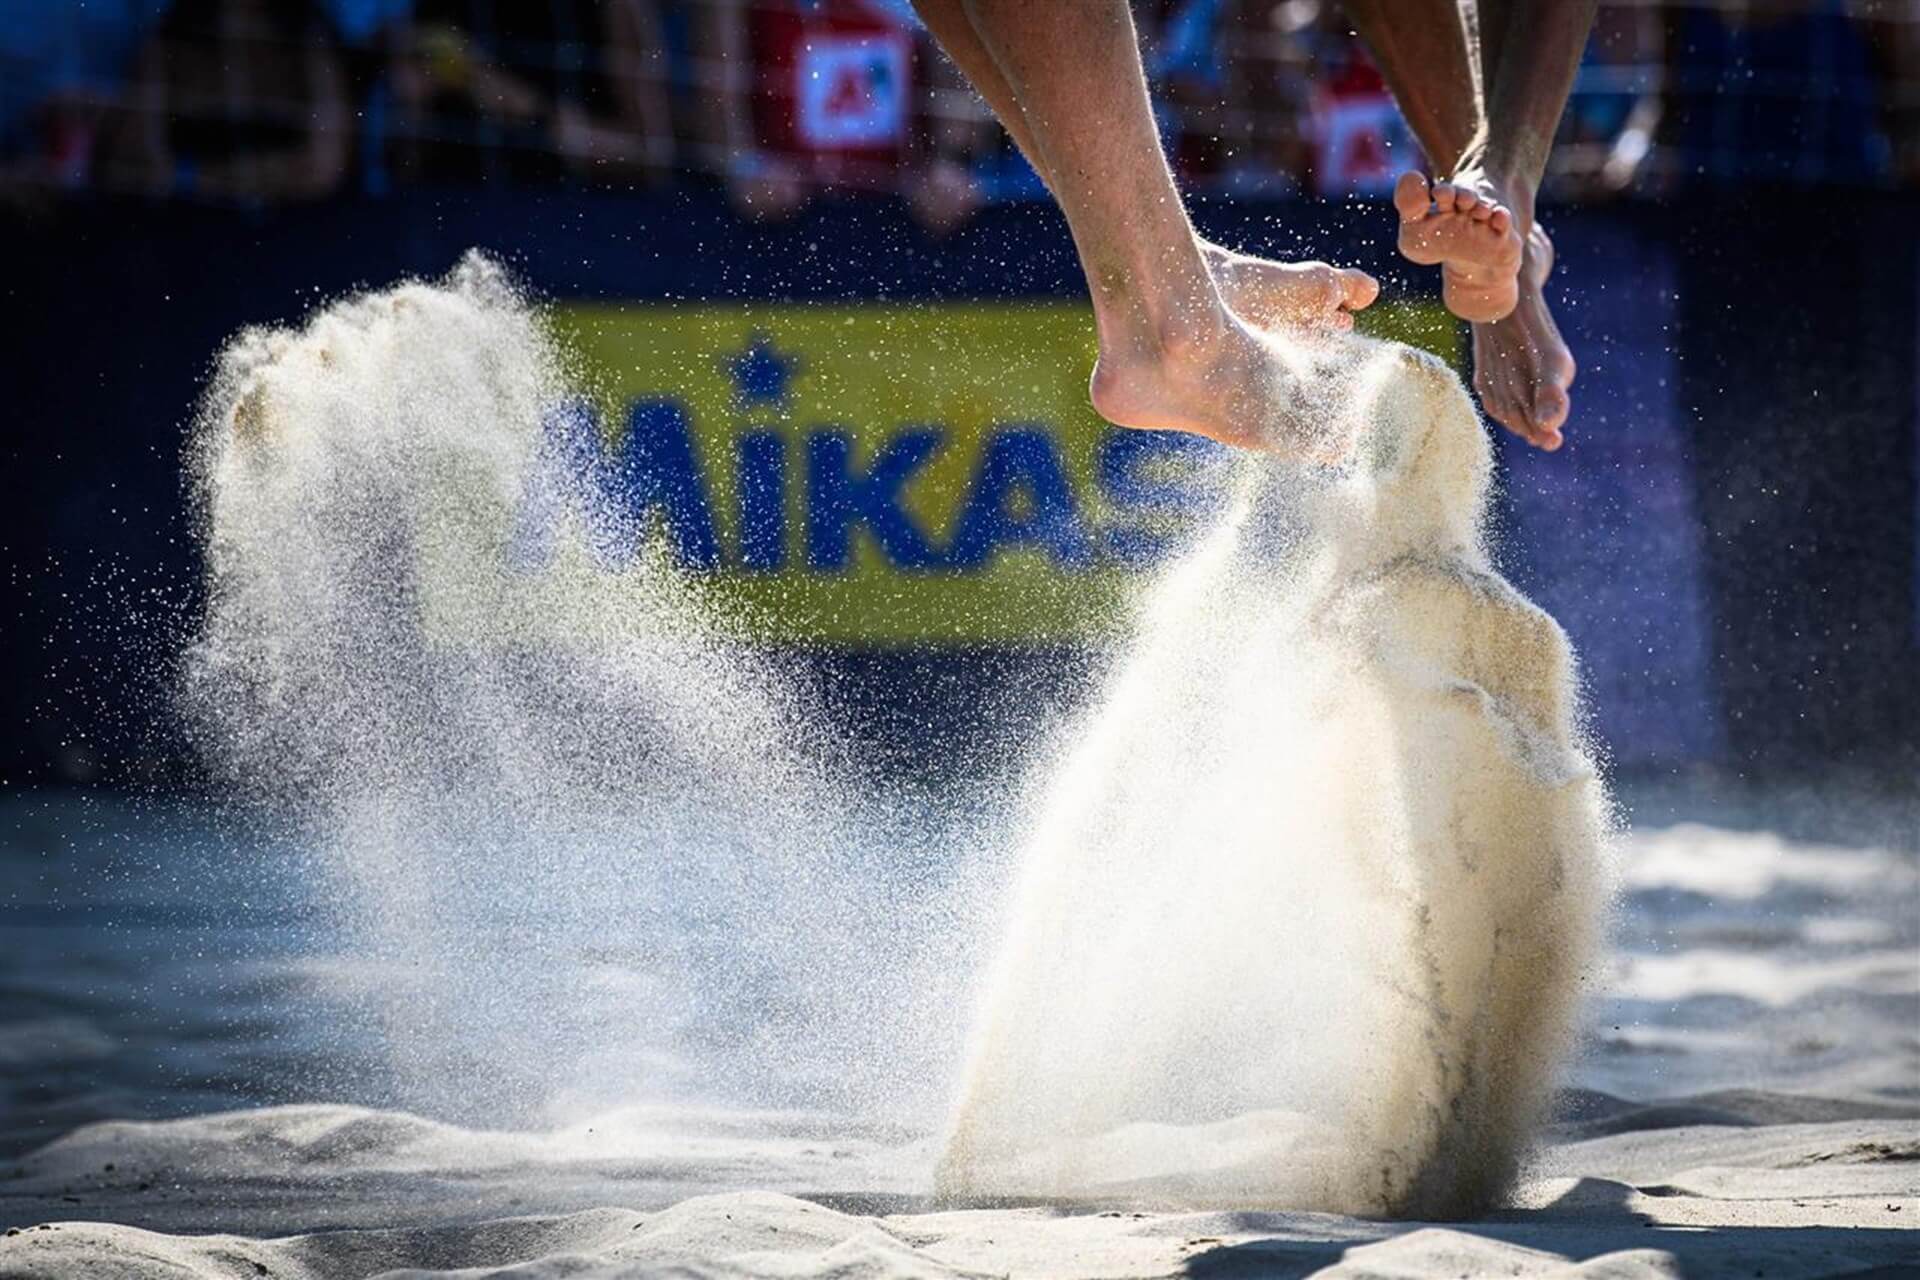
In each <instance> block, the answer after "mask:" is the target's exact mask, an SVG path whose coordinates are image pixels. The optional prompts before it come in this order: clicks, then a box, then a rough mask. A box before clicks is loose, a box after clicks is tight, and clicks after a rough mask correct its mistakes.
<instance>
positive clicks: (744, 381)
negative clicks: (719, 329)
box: [727, 330, 800, 409]
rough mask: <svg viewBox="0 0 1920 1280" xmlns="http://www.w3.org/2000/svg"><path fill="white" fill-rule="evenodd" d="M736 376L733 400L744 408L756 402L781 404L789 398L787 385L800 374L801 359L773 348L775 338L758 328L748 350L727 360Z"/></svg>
mask: <svg viewBox="0 0 1920 1280" xmlns="http://www.w3.org/2000/svg"><path fill="white" fill-rule="evenodd" d="M727 372H728V374H729V376H731V377H732V378H733V398H734V403H736V404H738V405H739V406H740V407H741V408H743V409H751V408H753V406H755V405H757V404H768V405H773V406H774V407H776V408H777V407H779V406H780V405H781V404H782V403H783V402H784V401H785V400H786V398H787V384H788V383H789V382H791V381H793V379H795V378H797V377H799V376H800V358H799V357H798V356H783V355H781V354H780V353H779V352H778V351H776V350H774V346H773V339H772V338H770V337H768V336H767V335H766V334H765V333H762V332H759V331H757V330H756V331H755V332H754V335H753V336H752V337H751V338H749V339H748V340H747V349H746V350H745V351H742V352H740V353H739V354H738V355H735V356H732V357H730V358H729V359H728V360H727Z"/></svg>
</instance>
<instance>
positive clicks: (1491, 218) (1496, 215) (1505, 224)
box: [1487, 205, 1513, 235]
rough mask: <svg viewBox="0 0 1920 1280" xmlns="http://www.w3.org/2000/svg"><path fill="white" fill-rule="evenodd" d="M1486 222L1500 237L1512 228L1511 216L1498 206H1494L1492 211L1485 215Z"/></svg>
mask: <svg viewBox="0 0 1920 1280" xmlns="http://www.w3.org/2000/svg"><path fill="white" fill-rule="evenodd" d="M1487 222H1488V223H1489V224H1490V225H1491V226H1492V227H1493V229H1494V230H1495V231H1498V232H1499V233H1500V234H1501V235H1505V234H1507V232H1508V230H1509V229H1511V228H1512V226H1513V215H1512V214H1511V213H1508V212H1507V211H1506V210H1505V209H1502V208H1501V207H1500V206H1498V205H1495V206H1494V207H1493V211H1492V212H1491V213H1489V214H1488V215H1487Z"/></svg>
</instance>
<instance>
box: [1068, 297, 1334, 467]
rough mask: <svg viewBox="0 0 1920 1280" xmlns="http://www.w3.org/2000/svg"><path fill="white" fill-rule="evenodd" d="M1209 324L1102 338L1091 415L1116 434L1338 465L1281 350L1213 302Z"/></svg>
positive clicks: (1319, 418) (1199, 319) (1202, 318)
mask: <svg viewBox="0 0 1920 1280" xmlns="http://www.w3.org/2000/svg"><path fill="white" fill-rule="evenodd" d="M1196 310H1197V311H1199V312H1200V313H1201V314H1199V315H1197V316H1195V317H1193V318H1191V319H1186V318H1183V319H1181V320H1179V321H1177V322H1175V323H1172V324H1168V325H1162V326H1159V327H1158V329H1155V330H1152V331H1150V332H1145V333H1132V334H1127V335H1126V336H1115V334H1116V331H1115V330H1112V329H1109V328H1108V327H1105V326H1103V327H1102V329H1101V343H1100V359H1099V360H1098V361H1097V362H1096V363H1095V364H1094V367H1093V382H1092V386H1091V388H1090V391H1091V395H1092V398H1093V407H1094V408H1095V409H1096V410H1098V411H1099V413H1100V415H1101V416H1102V417H1104V418H1105V419H1107V421H1109V422H1111V423H1114V424H1115V425H1116V426H1122V427H1136V428H1139V429H1141V430H1145V431H1188V432H1192V433H1193V434H1195V435H1201V436H1206V437H1207V438H1209V439H1212V440H1218V441H1219V442H1220V443H1222V444H1227V445H1232V446H1234V447H1236V448H1241V449H1258V450H1263V451H1266V452H1270V453H1278V454H1281V455H1283V456H1286V457H1291V458H1296V459H1300V460H1303V461H1315V462H1333V461H1337V460H1338V459H1339V457H1340V455H1341V453H1342V450H1341V448H1340V442H1339V441H1336V440H1330V439H1325V438H1322V435H1321V433H1320V424H1321V423H1322V422H1324V421H1325V420H1326V419H1325V415H1323V414H1316V413H1313V412H1311V411H1310V406H1309V404H1308V402H1307V396H1306V395H1305V392H1304V388H1303V387H1302V385H1301V382H1300V380H1299V377H1298V376H1297V375H1296V374H1295V372H1294V371H1293V370H1292V369H1291V368H1289V367H1288V364H1287V362H1286V359H1285V358H1284V357H1283V355H1282V353H1281V350H1280V348H1279V347H1278V346H1277V345H1275V343H1274V342H1273V341H1272V340H1270V339H1268V338H1267V337H1265V336H1264V335H1262V334H1261V333H1260V332H1259V331H1258V330H1257V329H1255V328H1253V327H1252V326H1250V325H1249V324H1248V322H1247V321H1245V320H1243V319H1241V318H1240V317H1239V316H1237V315H1235V314H1234V312H1233V311H1231V310H1229V309H1228V307H1227V306H1226V304H1225V303H1224V302H1222V301H1220V299H1219V298H1218V297H1217V296H1215V297H1214V298H1213V299H1212V300H1211V302H1210V304H1208V305H1206V306H1204V307H1198V308H1196Z"/></svg>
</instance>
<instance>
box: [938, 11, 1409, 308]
mask: <svg viewBox="0 0 1920 1280" xmlns="http://www.w3.org/2000/svg"><path fill="white" fill-rule="evenodd" d="M914 8H915V10H916V11H917V12H918V13H919V15H920V20H921V21H922V22H924V23H926V26H927V29H928V30H929V31H931V32H932V33H933V35H934V38H935V39H937V40H938V41H939V42H940V46H941V48H943V49H944V50H946V53H947V56H948V57H950V58H952V59H953V61H954V64H955V65H956V66H958V67H959V68H960V70H961V72H962V73H963V74H964V75H965V76H966V77H967V80H968V81H969V82H970V83H971V84H972V85H973V87H974V89H975V91H976V92H978V93H979V95H980V96H981V97H982V98H984V99H985V100H986V103H987V105H988V106H989V107H990V108H992V110H993V113H994V115H995V116H996V117H998V118H999V120H1000V123H1001V124H1002V126H1003V127H1005V129H1006V131H1007V133H1008V135H1009V136H1011V137H1012V138H1013V142H1014V145H1015V146H1017V147H1018V148H1019V149H1020V154H1021V155H1023V156H1025V157H1026V159H1027V163H1028V164H1030V165H1032V166H1033V171H1034V172H1035V173H1036V174H1038V175H1039V177H1040V181H1041V182H1043V183H1045V184H1046V186H1047V189H1048V190H1049V191H1053V192H1056V193H1057V192H1058V187H1059V184H1058V182H1057V181H1056V180H1055V178H1054V175H1053V172H1052V170H1051V168H1050V167H1049V165H1048V162H1047V157H1046V155H1045V153H1044V152H1043V151H1042V150H1041V147H1040V144H1039V142H1038V140H1037V139H1036V138H1035V137H1034V134H1033V127H1032V125H1031V124H1030V123H1029V122H1028V120H1027V116H1026V112H1025V110H1024V109H1023V108H1022V106H1021V103H1020V99H1019V97H1018V96H1017V95H1016V94H1015V93H1014V90H1013V86H1012V84H1011V83H1009V82H1008V80H1007V76H1006V73H1005V72H1004V71H1002V70H1001V67H1000V63H999V62H998V61H997V60H996V59H995V58H994V55H993V54H992V52H991V51H990V50H989V49H988V48H987V45H986V42H985V41H984V40H983V39H982V38H981V35H980V32H979V31H978V30H976V29H975V27H974V25H973V19H972V17H970V16H969V14H968V12H967V5H966V0H914ZM1200 249H1201V255H1202V257H1203V258H1204V259H1205V261H1206V263H1207V266H1208V268H1209V269H1210V270H1211V271H1212V273H1213V276H1214V279H1215V282H1216V284H1217V285H1218V287H1219V289H1220V291H1221V292H1222V293H1223V294H1224V296H1225V299H1226V301H1227V303H1228V305H1229V306H1231V307H1232V308H1233V309H1234V310H1235V311H1237V312H1238V313H1239V314H1240V315H1241V316H1243V317H1244V318H1246V319H1248V320H1250V321H1253V322H1254V323H1256V324H1263V325H1266V324H1293V325H1313V324H1333V325H1335V326H1336V327H1349V326H1351V324H1352V323H1353V322H1352V318H1351V313H1352V312H1354V311H1358V310H1360V309H1362V308H1364V307H1366V306H1367V305H1368V304H1370V303H1371V302H1372V301H1373V300H1374V298H1375V297H1377V296H1378V295H1379V292H1380V286H1379V284H1378V283H1377V282H1376V281H1375V280H1374V279H1373V277H1371V276H1369V275H1367V274H1366V273H1365V272H1364V271H1355V270H1351V269H1345V270H1337V269H1335V268H1333V267H1329V266H1327V265H1326V264H1325V263H1321V262H1298V263H1283V262H1269V261H1267V260H1266V259H1263V258H1256V257H1251V256H1248V255H1246V254H1240V253H1234V252H1233V251H1231V250H1228V249H1223V248H1221V247H1220V246H1219V245H1216V244H1212V243H1209V242H1208V241H1206V240H1204V239H1202V240H1201V241H1200Z"/></svg>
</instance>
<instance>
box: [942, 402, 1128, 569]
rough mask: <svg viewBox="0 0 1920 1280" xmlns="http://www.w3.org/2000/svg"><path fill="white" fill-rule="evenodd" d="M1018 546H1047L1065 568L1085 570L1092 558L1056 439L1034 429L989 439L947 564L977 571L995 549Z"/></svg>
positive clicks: (949, 551) (956, 530)
mask: <svg viewBox="0 0 1920 1280" xmlns="http://www.w3.org/2000/svg"><path fill="white" fill-rule="evenodd" d="M1022 499H1024V501H1021V500H1022ZM1018 508H1024V510H1021V509H1018ZM1020 543H1029V544H1032V545H1034V546H1039V547H1044V548H1046V550H1047V551H1048V552H1049V553H1050V554H1051V555H1052V556H1053V558H1054V560H1056V561H1057V562H1059V563H1060V564H1064V565H1072V566H1076V567H1078V566H1082V565H1085V564H1087V563H1088V562H1089V561H1090V560H1091V559H1092V557H1093V548H1092V544H1091V542H1090V541H1089V539H1088V537H1087V531H1086V527H1085V525H1084V524H1083V523H1082V521H1081V519H1080V509H1079V507H1078V505H1077V504H1076V503H1075V502H1074V498H1073V489H1072V487H1071V486H1070V485H1069V484H1068V483H1067V473H1066V468H1065V467H1063V466H1062V465H1061V463H1060V455H1059V453H1058V452H1057V451H1056V450H1055V449H1054V447H1053V438H1052V437H1051V436H1049V435H1047V433H1046V432H1044V431H1040V430H1037V429H1032V428H1019V429H1012V430H1005V431H996V432H994V433H993V434H992V435H991V436H989V437H987V446H986V449H985V451H984V452H983V453H982V454H981V457H980V469H979V471H978V472H977V473H975V475H974V480H973V485H972V488H971V490H970V492H969V493H968V495H967V505H966V506H965V507H964V508H963V509H962V510H961V512H960V518H959V520H958V521H957V522H956V523H955V525H954V531H953V545H952V547H951V548H950V549H949V550H948V553H947V563H948V564H949V565H951V566H953V567H954V568H975V567H978V566H980V565H983V564H985V563H986V562H987V559H988V557H990V556H991V555H992V554H993V552H994V550H995V549H996V548H999V547H1003V546H1009V545H1016V544H1020Z"/></svg>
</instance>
